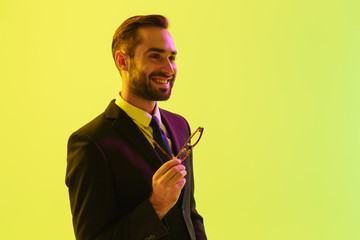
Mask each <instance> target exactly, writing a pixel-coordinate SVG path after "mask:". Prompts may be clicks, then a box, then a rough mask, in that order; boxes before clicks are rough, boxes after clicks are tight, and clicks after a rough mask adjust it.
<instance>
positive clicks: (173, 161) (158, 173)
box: [154, 158, 181, 177]
mask: <svg viewBox="0 0 360 240" xmlns="http://www.w3.org/2000/svg"><path fill="white" fill-rule="evenodd" d="M180 162H181V160H179V159H177V158H173V159H171V160H169V161H167V162H166V163H164V164H163V165H161V167H160V168H159V169H158V170H157V171H156V172H155V174H154V177H160V176H162V175H164V174H165V173H166V172H168V171H169V169H171V168H172V167H174V166H176V165H178V164H180Z"/></svg>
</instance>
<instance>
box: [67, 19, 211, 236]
mask: <svg viewBox="0 0 360 240" xmlns="http://www.w3.org/2000/svg"><path fill="white" fill-rule="evenodd" d="M167 27H168V20H167V19H166V18H165V17H164V16H160V15H146V16H135V17H131V18H129V19H127V20H126V21H124V22H123V23H122V24H121V25H120V27H119V28H118V29H117V30H116V32H115V34H114V37H113V42H112V54H113V58H114V61H115V64H116V67H117V68H118V70H119V72H120V75H121V77H122V90H121V92H119V94H118V96H117V98H116V99H115V100H113V101H111V102H110V104H109V105H108V107H107V108H106V110H105V112H104V113H102V114H100V115H99V116H98V117H96V118H95V119H94V120H92V121H91V122H89V123H88V124H86V125H85V126H83V127H82V128H80V129H79V130H77V131H76V132H74V133H73V134H72V135H71V136H70V139H69V142H68V156H67V171H66V185H67V186H68V188H69V196H70V205H71V212H72V215H73V226H74V232H75V236H76V239H79V240H85V239H99V240H100V239H103V240H105V239H106V240H110V239H118V240H120V239H124V240H125V239H126V240H132V239H134V240H139V239H159V240H160V239H161V240H167V239H169V240H170V239H172V240H186V239H191V240H195V239H206V234H205V230H204V225H203V218H202V217H201V216H200V215H199V214H198V212H197V211H196V208H195V199H194V177H193V169H192V167H193V164H192V155H191V154H190V155H189V157H188V158H187V159H186V161H184V162H182V161H181V160H180V159H178V158H176V157H173V156H176V154H177V153H178V152H179V151H180V149H181V147H182V145H183V144H184V143H185V142H186V141H187V139H188V138H189V136H190V128H189V125H188V123H187V121H186V120H185V119H184V118H183V117H181V116H179V115H177V114H174V113H170V112H168V111H165V110H163V109H160V108H159V107H158V104H157V102H158V101H163V100H167V99H169V98H170V95H171V90H172V87H173V85H174V82H175V78H176V73H177V68H176V64H175V58H176V54H177V51H176V49H175V46H174V41H173V39H172V37H171V35H170V33H169V32H168V30H167ZM164 149H165V150H164ZM160 150H161V151H160ZM169 156H170V157H169Z"/></svg>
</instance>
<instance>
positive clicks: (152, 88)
mask: <svg viewBox="0 0 360 240" xmlns="http://www.w3.org/2000/svg"><path fill="white" fill-rule="evenodd" d="M138 34H140V35H141V39H142V40H141V43H140V44H139V45H138V46H137V47H136V49H135V54H134V57H133V58H132V59H130V63H129V87H130V91H131V92H132V93H133V94H135V95H136V96H137V97H140V98H143V99H145V100H150V101H162V100H167V99H169V97H170V95H171V89H172V87H173V85H174V81H175V77H176V72H177V69H176V65H175V56H176V50H175V46H174V41H173V39H172V37H171V35H170V33H169V32H168V31H167V30H166V29H163V28H159V27H144V28H140V29H139V30H138Z"/></svg>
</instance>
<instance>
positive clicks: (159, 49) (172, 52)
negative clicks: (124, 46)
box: [145, 47, 177, 55]
mask: <svg viewBox="0 0 360 240" xmlns="http://www.w3.org/2000/svg"><path fill="white" fill-rule="evenodd" d="M149 52H158V53H164V52H166V51H165V49H162V48H154V47H153V48H149V49H148V50H146V52H145V53H149ZM176 54H177V51H176V50H174V51H171V55H176Z"/></svg>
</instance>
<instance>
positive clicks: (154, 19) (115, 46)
mask: <svg viewBox="0 0 360 240" xmlns="http://www.w3.org/2000/svg"><path fill="white" fill-rule="evenodd" d="M168 25H169V22H168V20H167V18H166V17H164V16H162V15H140V16H134V17H131V18H128V19H126V20H125V21H124V22H123V23H122V24H121V25H120V27H119V28H118V29H117V30H116V32H115V34H114V36H113V41H112V55H113V58H114V60H115V53H116V52H117V51H118V50H120V48H123V47H124V48H125V53H126V54H127V55H129V57H130V58H132V57H134V54H135V47H136V46H137V45H138V44H139V43H140V42H141V37H140V36H139V34H138V29H139V28H141V27H148V26H155V27H161V28H165V29H167V28H168Z"/></svg>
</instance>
